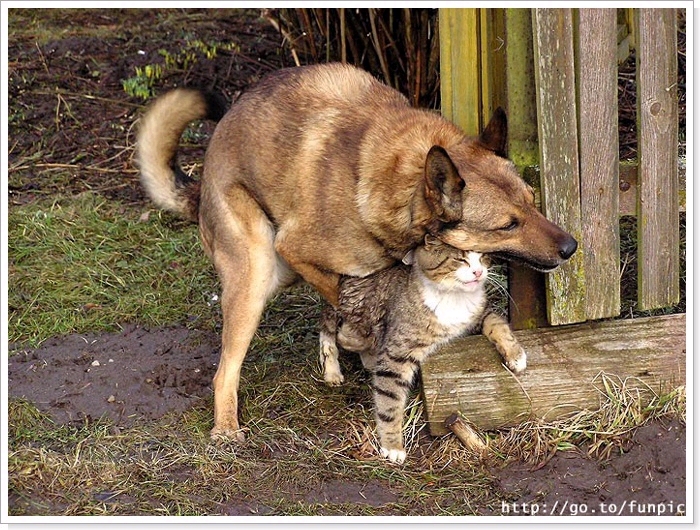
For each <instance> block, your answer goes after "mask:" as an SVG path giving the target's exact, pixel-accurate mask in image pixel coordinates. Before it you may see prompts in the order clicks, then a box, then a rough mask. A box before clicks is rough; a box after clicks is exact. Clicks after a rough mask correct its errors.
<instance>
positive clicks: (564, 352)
mask: <svg viewBox="0 0 700 530" xmlns="http://www.w3.org/2000/svg"><path fill="white" fill-rule="evenodd" d="M685 329H686V328H685V315H684V314H681V315H670V316H665V317H650V318H639V319H631V320H615V321H605V322H603V321H599V322H590V323H585V324H578V325H570V326H562V327H556V328H548V329H544V330H527V331H516V332H515V336H516V337H517V339H518V340H519V341H520V343H521V344H522V346H523V348H525V350H526V351H527V355H528V367H527V369H526V370H525V371H524V372H523V373H522V374H519V375H517V376H514V375H512V374H510V373H509V372H508V371H506V369H505V368H503V366H502V365H501V359H500V357H499V355H498V353H497V352H496V350H495V348H494V347H493V346H492V345H491V344H490V343H489V342H488V341H487V340H486V339H485V338H484V337H483V336H481V335H477V336H471V337H466V338H464V339H460V340H458V341H455V342H454V343H452V344H450V345H448V346H447V347H445V348H443V349H441V350H440V351H438V352H436V353H435V354H433V355H432V356H431V357H429V358H428V360H427V361H426V362H425V363H424V364H423V367H422V369H421V378H422V382H423V397H424V399H423V403H424V407H425V410H426V412H427V415H428V422H429V426H430V432H431V434H433V435H434V436H437V435H442V434H445V433H447V430H446V429H445V426H444V421H445V419H446V418H447V417H448V416H449V415H450V414H452V413H453V412H455V411H460V412H461V413H463V414H464V415H465V417H467V418H469V420H471V421H472V422H473V423H474V424H475V425H476V426H477V427H478V428H479V429H481V430H489V429H497V428H501V427H507V426H512V425H516V424H518V423H520V422H521V421H523V420H525V419H528V418H531V417H537V418H545V419H548V420H553V419H557V418H563V417H566V416H567V415H569V414H572V413H575V412H578V411H580V410H584V409H588V410H596V409H597V408H598V407H599V405H600V397H601V395H600V392H599V391H598V389H597V388H596V385H595V381H596V380H597V378H598V377H599V376H600V374H601V373H605V374H607V375H610V376H614V377H619V378H620V379H621V380H625V381H626V385H627V387H628V388H642V387H646V388H651V389H653V390H654V391H657V392H661V391H669V390H672V389H674V388H676V387H678V386H681V385H684V384H685V365H686V355H685V353H686V331H685ZM628 378H629V379H628Z"/></svg>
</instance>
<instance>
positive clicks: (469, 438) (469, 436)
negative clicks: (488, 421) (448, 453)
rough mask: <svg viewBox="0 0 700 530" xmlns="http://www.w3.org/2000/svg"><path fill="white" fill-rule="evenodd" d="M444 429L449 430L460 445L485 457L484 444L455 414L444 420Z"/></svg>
mask: <svg viewBox="0 0 700 530" xmlns="http://www.w3.org/2000/svg"><path fill="white" fill-rule="evenodd" d="M445 427H447V428H448V429H449V430H451V431H452V432H453V433H454V435H455V436H456V437H457V438H458V439H459V441H460V442H462V444H463V445H464V446H465V447H466V448H467V449H469V450H470V451H473V452H474V453H477V454H478V455H480V456H481V455H485V454H486V451H487V446H486V442H484V440H483V439H482V438H481V436H479V434H478V433H477V432H476V431H475V430H474V429H473V428H472V427H471V425H469V423H467V422H466V421H464V419H463V418H462V417H461V416H460V415H459V414H458V413H457V412H455V413H453V414H451V415H450V416H448V417H447V419H446V420H445Z"/></svg>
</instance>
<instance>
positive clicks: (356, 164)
mask: <svg viewBox="0 0 700 530" xmlns="http://www.w3.org/2000/svg"><path fill="white" fill-rule="evenodd" d="M205 117H209V118H214V119H217V118H218V117H219V115H218V113H217V112H216V106H215V105H213V104H212V101H210V100H208V99H207V98H206V97H205V96H203V95H202V94H201V93H199V92H196V91H192V90H184V89H181V90H175V91H173V92H170V93H168V94H166V95H164V96H163V97H161V98H160V99H158V100H157V101H156V102H155V103H154V104H153V106H152V107H151V108H150V110H149V111H148V112H147V113H146V115H145V116H144V117H143V120H142V125H141V128H140V133H139V138H138V161H139V164H140V168H141V179H142V182H143V185H144V187H145V188H146V190H147V192H148V194H149V195H150V196H151V198H152V199H153V200H154V202H155V203H156V204H158V205H159V206H161V207H163V208H167V209H170V210H172V211H175V212H179V213H181V214H184V215H186V216H188V217H189V218H191V219H192V220H195V221H198V222H199V228H200V233H201V237H202V242H203V245H204V248H205V251H206V252H207V254H208V255H209V256H210V257H211V259H212V261H213V262H214V266H215V267H216V270H217V272H218V275H219V278H220V280H221V286H222V310H223V317H224V322H223V336H222V350H221V361H220V364H219V368H218V370H217V373H216V375H215V377H214V428H213V430H212V436H224V437H232V438H236V439H239V440H242V439H243V434H242V433H241V431H240V427H239V424H238V397H237V395H238V383H239V376H240V371H241V364H242V363H243V358H244V356H245V354H246V352H247V350H248V346H249V344H250V341H251V339H252V337H253V334H254V333H255V330H256V328H257V326H258V323H259V321H260V317H261V315H262V312H263V309H264V306H265V304H266V302H267V300H268V299H269V298H270V297H271V296H272V295H273V294H274V293H275V292H276V291H277V290H278V289H279V288H281V287H285V286H288V285H290V284H291V283H293V282H294V281H296V280H297V279H298V277H299V276H301V277H302V278H303V279H304V280H306V281H307V282H309V283H310V284H311V285H312V286H314V287H315V288H316V289H318V291H319V292H320V293H321V294H322V295H323V296H324V298H326V299H327V300H328V301H329V302H331V303H332V304H336V303H337V297H338V293H337V289H338V277H339V275H341V274H345V275H351V276H366V275H368V274H371V273H373V272H376V271H378V270H380V269H383V268H386V267H389V266H391V265H392V264H394V263H395V262H396V261H398V260H401V258H403V257H404V255H405V254H406V253H407V252H408V251H409V250H410V249H411V248H413V247H415V246H416V245H417V244H418V243H419V242H421V241H422V240H423V238H424V236H425V234H426V233H432V234H434V235H436V236H438V237H439V238H440V239H442V240H443V241H445V242H446V243H448V244H451V245H453V246H455V247H459V248H461V249H464V250H473V251H476V252H483V253H492V254H499V255H502V256H505V257H507V258H510V259H517V260H520V261H523V262H525V263H527V264H529V265H530V266H532V267H534V268H537V269H540V270H545V271H546V270H551V269H553V268H555V267H557V266H558V265H560V264H561V263H562V262H563V261H565V260H566V259H568V258H569V257H570V256H571V255H572V254H573V253H574V252H575V250H576V246H577V243H576V241H575V240H574V239H573V238H572V237H571V236H570V235H569V234H567V233H566V232H564V231H563V230H561V229H560V228H558V227H557V226H555V225H554V224H552V223H551V222H549V221H548V220H547V219H545V217H544V216H543V215H542V214H541V213H540V212H539V211H538V210H537V209H536V208H535V205H534V195H533V192H532V189H531V188H530V187H529V186H527V185H526V184H525V183H524V182H523V180H522V179H521V178H520V176H519V175H518V173H517V171H516V169H515V167H514V166H513V164H512V163H511V162H510V161H508V160H507V159H506V158H504V151H505V142H506V123H505V115H504V114H503V112H502V111H498V112H496V114H495V115H494V117H493V119H492V120H491V122H490V123H489V124H488V126H487V127H486V129H485V130H484V132H483V133H482V134H481V136H480V137H479V138H473V139H470V138H466V137H465V136H464V134H463V133H462V132H461V131H460V130H459V129H458V128H457V127H456V126H455V125H453V124H452V123H450V122H448V121H446V120H445V119H443V118H442V117H441V116H440V115H438V114H436V113H434V112H430V111H426V110H419V109H415V108H411V107H410V105H409V104H408V101H407V100H406V98H404V97H403V96H402V95H401V94H400V93H399V92H397V91H395V90H393V89H391V88H389V87H387V86H386V85H383V84H381V83H380V82H378V81H377V80H376V79H374V78H373V77H372V76H371V75H370V74H368V73H366V72H364V71H362V70H359V69H357V68H354V67H351V66H346V65H340V64H326V65H316V66H308V67H300V68H290V69H283V70H279V71H277V72H275V73H272V74H270V75H269V76H267V77H266V78H264V79H263V80H261V81H260V82H259V83H258V84H256V85H255V86H254V87H252V88H251V89H250V90H249V91H247V92H246V93H244V94H243V95H242V96H241V97H240V99H239V100H238V101H237V102H236V103H235V104H234V105H233V106H232V108H231V109H230V110H229V111H228V113H227V114H226V115H225V116H224V117H223V118H222V119H221V121H220V122H219V124H218V125H217V128H216V130H215V132H214V134H213V136H212V138H211V142H210V144H209V147H208V149H207V153H206V157H205V161H204V170H203V175H202V178H201V183H198V182H194V181H192V180H190V179H189V178H188V177H187V176H186V175H184V173H183V172H182V171H181V170H180V169H179V167H178V166H177V163H176V160H175V157H176V151H177V146H178V142H179V139H180V135H181V133H182V132H183V131H184V129H185V128H186V126H187V124H188V123H189V122H191V121H193V120H195V119H201V118H205Z"/></svg>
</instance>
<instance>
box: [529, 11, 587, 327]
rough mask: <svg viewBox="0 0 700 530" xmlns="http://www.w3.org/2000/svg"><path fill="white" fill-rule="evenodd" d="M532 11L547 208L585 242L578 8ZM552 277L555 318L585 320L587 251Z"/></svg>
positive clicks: (550, 304)
mask: <svg viewBox="0 0 700 530" xmlns="http://www.w3.org/2000/svg"><path fill="white" fill-rule="evenodd" d="M532 13H533V14H532V31H533V44H534V55H535V86H536V87H537V90H536V94H537V124H538V130H539V148H540V168H541V171H542V179H541V182H542V191H543V197H542V210H543V212H544V214H545V215H546V216H547V218H548V219H550V220H551V221H552V222H554V223H555V224H557V225H559V226H561V227H562V228H563V229H564V230H566V231H568V232H569V233H570V234H572V235H573V236H574V237H575V238H576V239H577V240H578V241H579V242H580V241H582V240H583V237H582V235H583V234H582V227H581V222H582V221H581V209H580V206H581V197H580V183H579V156H578V130H577V120H576V118H577V115H576V76H575V68H574V44H573V42H574V38H573V31H574V25H573V18H572V11H571V9H563V8H558V9H534V10H533V12H532ZM546 280H547V309H548V314H549V322H550V323H551V324H553V325H560V324H569V323H572V322H583V321H585V320H586V307H585V293H586V275H585V269H584V264H583V253H582V252H577V253H575V254H574V255H573V256H572V257H571V258H570V259H569V261H567V262H566V263H565V264H564V265H562V266H561V267H559V268H558V269H557V270H555V271H553V272H551V273H549V274H548V275H547V277H546Z"/></svg>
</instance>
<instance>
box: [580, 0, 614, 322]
mask: <svg viewBox="0 0 700 530" xmlns="http://www.w3.org/2000/svg"><path fill="white" fill-rule="evenodd" d="M578 19H579V20H578V22H579V23H578V32H577V38H576V44H577V46H576V51H577V62H576V64H577V68H576V76H577V81H578V87H579V90H578V93H579V104H578V123H579V161H580V179H581V216H582V218H583V219H585V222H583V223H582V230H583V232H582V233H583V240H582V241H581V247H582V252H583V256H584V268H585V271H586V297H585V302H586V303H585V314H586V317H587V318H588V319H589V320H596V319H599V318H606V317H611V316H617V315H619V314H620V224H619V222H618V212H619V209H620V206H619V202H620V199H619V188H620V186H619V175H618V167H619V164H618V159H619V149H618V129H617V27H616V26H617V16H616V12H615V10H614V9H580V10H578Z"/></svg>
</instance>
